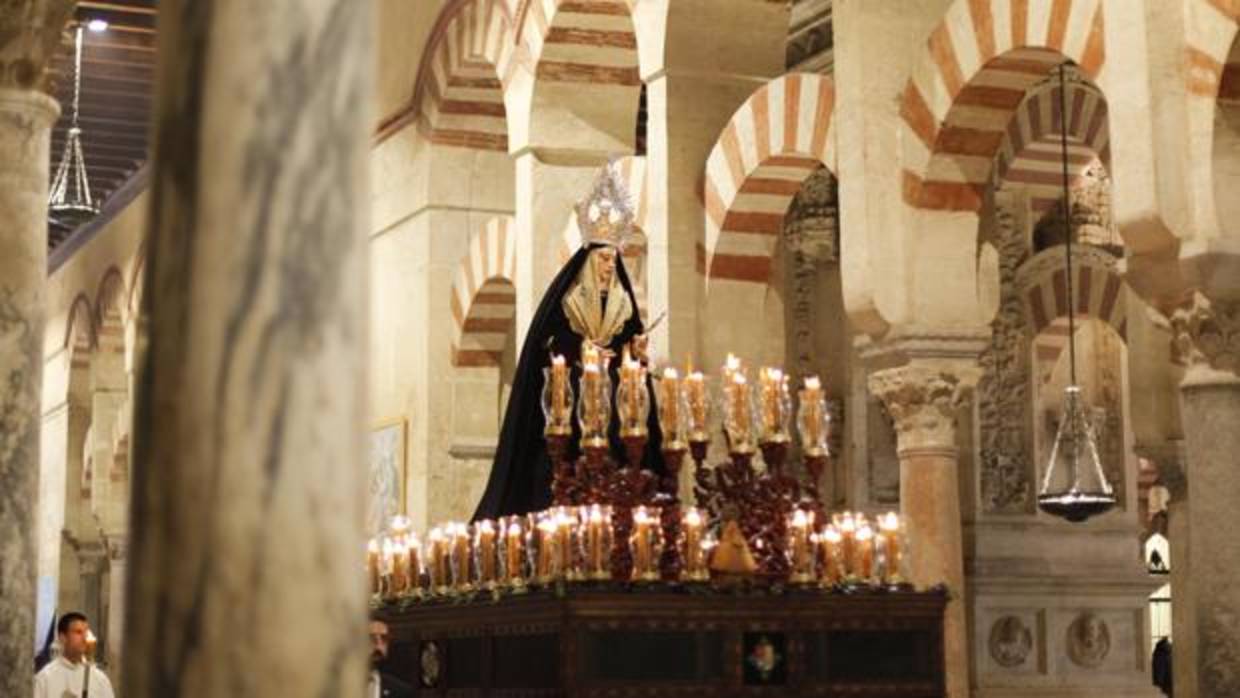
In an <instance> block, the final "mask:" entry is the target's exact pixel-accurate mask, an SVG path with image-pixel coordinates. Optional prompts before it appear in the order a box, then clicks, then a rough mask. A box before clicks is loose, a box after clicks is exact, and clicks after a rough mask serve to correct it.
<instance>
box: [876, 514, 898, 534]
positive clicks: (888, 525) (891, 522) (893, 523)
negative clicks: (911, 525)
mask: <svg viewBox="0 0 1240 698" xmlns="http://www.w3.org/2000/svg"><path fill="white" fill-rule="evenodd" d="M878 526H879V528H881V529H883V530H884V531H898V530H899V529H900V515H899V514H897V513H895V512H894V511H889V512H887V513H886V514H883V515H882V516H881V517H879V520H878Z"/></svg>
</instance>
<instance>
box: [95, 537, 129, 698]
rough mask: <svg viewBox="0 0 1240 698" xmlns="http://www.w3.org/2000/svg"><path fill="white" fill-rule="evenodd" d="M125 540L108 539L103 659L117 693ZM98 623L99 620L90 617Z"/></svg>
mask: <svg viewBox="0 0 1240 698" xmlns="http://www.w3.org/2000/svg"><path fill="white" fill-rule="evenodd" d="M126 546H127V542H126V540H125V539H124V538H110V539H109V540H108V619H107V628H108V636H107V642H106V646H107V651H108V654H107V656H106V657H104V659H106V660H107V663H108V666H109V667H112V673H113V674H115V675H116V676H115V677H113V680H112V682H113V684H114V685H113V688H114V689H116V692H117V693H118V694H120V693H121V689H120V684H119V681H120V678H121V677H120V672H119V669H120V666H121V657H122V656H123V654H124V639H123V638H124V637H125V577H126V572H127V569H128V567H129V564H128V562H129V561H128V560H127V559H126V552H127V551H126ZM100 620H102V619H100ZM92 621H93V622H94V623H95V624H96V625H98V623H99V621H98V620H94V619H92Z"/></svg>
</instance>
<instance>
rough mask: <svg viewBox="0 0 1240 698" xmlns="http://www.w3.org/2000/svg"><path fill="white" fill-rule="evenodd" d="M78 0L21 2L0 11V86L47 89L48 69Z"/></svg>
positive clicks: (21, 0) (5, 5)
mask: <svg viewBox="0 0 1240 698" xmlns="http://www.w3.org/2000/svg"><path fill="white" fill-rule="evenodd" d="M76 4H77V2H76V0H17V1H16V2H7V3H4V9H3V11H0V87H8V88H16V89H22V90H47V84H46V82H47V80H46V75H47V67H48V65H49V64H50V63H51V61H52V58H53V56H55V54H56V49H57V48H58V47H59V46H60V37H61V33H62V32H63V31H64V28H65V24H66V22H68V20H69V17H70V15H71V14H72V12H73V8H74V6H75V5H76Z"/></svg>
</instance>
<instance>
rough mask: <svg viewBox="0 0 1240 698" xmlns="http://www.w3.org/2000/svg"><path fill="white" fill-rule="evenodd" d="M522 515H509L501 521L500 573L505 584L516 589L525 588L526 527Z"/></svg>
mask: <svg viewBox="0 0 1240 698" xmlns="http://www.w3.org/2000/svg"><path fill="white" fill-rule="evenodd" d="M522 522H523V518H522V517H520V516H507V517H504V518H502V519H500V521H499V529H500V531H502V532H503V535H502V536H501V537H500V540H499V544H500V551H499V563H500V569H499V573H500V576H501V578H502V579H503V582H504V586H506V587H508V588H509V589H512V590H514V591H520V590H522V589H524V588H525V576H526V573H525V528H524V527H523V526H522Z"/></svg>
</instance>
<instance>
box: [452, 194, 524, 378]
mask: <svg viewBox="0 0 1240 698" xmlns="http://www.w3.org/2000/svg"><path fill="white" fill-rule="evenodd" d="M516 266H517V258H516V227H515V224H514V223H513V219H512V218H511V217H510V216H502V217H499V218H493V219H491V220H490V221H488V222H487V224H486V225H485V226H484V227H483V228H482V230H480V231H478V232H477V233H475V234H474V235H473V236H472V237H471V238H470V240H469V251H468V252H466V253H465V256H464V257H463V258H462V259H461V261H460V264H458V265H457V269H456V274H455V276H454V277H453V279H452V293H451V297H450V301H451V303H452V322H453V335H452V364H453V365H454V366H498V365H499V362H500V356H501V354H503V351H504V345H505V343H506V342H507V341H508V333H509V332H510V331H511V330H512V323H513V318H514V317H515V316H516V298H517V296H516V287H515V285H514V282H513V279H514V278H515V275H516Z"/></svg>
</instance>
